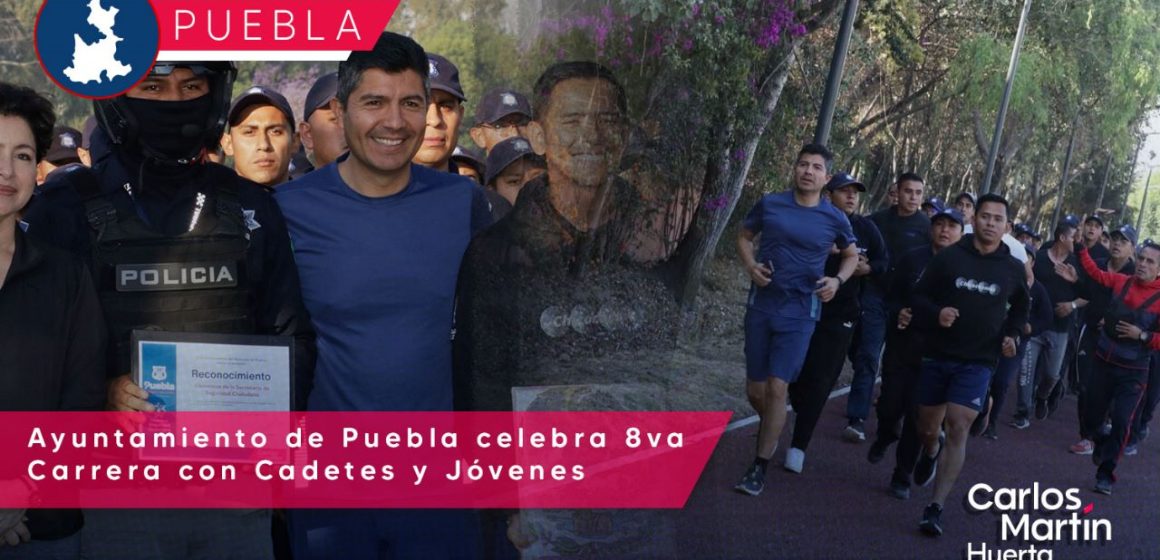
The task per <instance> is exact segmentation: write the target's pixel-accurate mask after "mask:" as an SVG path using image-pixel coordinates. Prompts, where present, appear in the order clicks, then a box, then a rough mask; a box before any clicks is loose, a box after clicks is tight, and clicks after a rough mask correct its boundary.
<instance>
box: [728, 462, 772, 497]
mask: <svg viewBox="0 0 1160 560" xmlns="http://www.w3.org/2000/svg"><path fill="white" fill-rule="evenodd" d="M733 489H734V490H736V491H738V492H741V493H742V494H749V495H750V496H756V495H758V494H761V491H762V490H765V469H763V468H761V467H759V466H757V465H753V466H751V467H749V470H748V471H745V476H743V477H741V482H738V483H737V486H734V487H733Z"/></svg>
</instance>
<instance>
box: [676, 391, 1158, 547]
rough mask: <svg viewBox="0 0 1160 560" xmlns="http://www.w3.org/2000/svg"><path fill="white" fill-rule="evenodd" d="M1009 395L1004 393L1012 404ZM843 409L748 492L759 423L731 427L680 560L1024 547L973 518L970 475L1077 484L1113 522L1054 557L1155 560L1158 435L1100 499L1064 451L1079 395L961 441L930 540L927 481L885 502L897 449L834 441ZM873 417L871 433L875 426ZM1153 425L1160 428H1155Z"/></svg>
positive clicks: (1090, 471) (690, 509)
mask: <svg viewBox="0 0 1160 560" xmlns="http://www.w3.org/2000/svg"><path fill="white" fill-rule="evenodd" d="M1013 394H1014V390H1012V396H1013ZM1014 400H1015V399H1014V398H1010V399H1009V405H1010V406H1009V407H1008V408H1010V407H1011V406H1013V401H1014ZM845 406H846V397H845V396H841V397H836V398H833V399H831V400H830V402H829V404H828V405H827V408H826V411H825V413H824V414H823V415H822V419H821V421H820V422H819V425H818V429H817V430H816V431H815V432H814V440H813V441H812V442H811V444H810V448H809V450H808V452H807V453H806V462H805V470H804V471H803V473H802V474H800V475H799V474H794V473H790V472H788V471H785V470H784V469H782V468H781V462H782V459H783V457H784V449H785V447H786V446H788V442H789V433H788V429H787V431H786V433H785V434H784V435H783V438H782V443H781V446H779V450H778V453H777V454H775V455H774V460H773V461H772V462H771V464H770V467H771V470H770V473H769V476H768V478H767V481H766V487H765V492H764V493H762V495H760V496H758V497H755V498H754V497H748V496H744V495H741V494H738V493H735V492H733V491H732V487H733V485H734V484H735V483H736V482H737V480H738V478H739V477H740V476H741V475H742V474H743V472H744V471H745V469H746V467H748V466H749V463H750V462H751V461H752V460H753V447H754V444H755V441H756V440H755V437H754V436H755V433H756V430H757V427H756V425H750V426H746V427H742V428H739V429H736V430H733V431H729V432H726V433H725V435H724V436H723V437H722V439H721V441H720V442H719V443H718V445H717V449H716V450H715V451H714V453H713V456H712V457H711V458H710V459H709V464H708V465H707V467H706V470H705V472H704V474H703V475H702V477H701V479H700V481H699V482H698V484H697V486H696V488H695V489H694V490H693V494H692V496H691V497H690V499H689V502H688V504H687V506H686V507H685V509H684V510H682V511H681V512H680V513H679V514H678V516H677V528H678V531H677V534H678V535H679V536H678V537H677V539H678V542H677V544H678V547H677V550H679V551H680V553H679V557H681V558H755V559H756V558H761V559H772V558H793V559H798V558H801V559H805V558H817V559H826V560H839V559H846V558H849V559H859V560H862V559H870V558H883V559H891V560H893V559H901V558H916V559H918V558H921V559H964V558H967V557H966V552H967V543H974V545H975V546H976V547H977V546H978V544H979V543H987V545H988V546H989V547H991V548H1000V549H1015V548H1018V549H1024V548H1027V545H1020V544H1018V543H1016V542H1012V541H1009V542H1006V543H1001V542H999V517H998V516H997V515H994V514H991V513H982V514H976V513H969V512H968V509H967V506H966V492H967V490H968V488H969V487H970V486H971V485H972V484H974V483H977V482H985V483H987V484H990V485H991V486H992V487H996V488H998V487H1009V488H1031V485H1032V483H1034V482H1038V483H1039V484H1040V486H1041V487H1054V488H1060V489H1067V488H1078V489H1079V491H1080V492H1079V496H1080V500H1082V501H1083V503H1084V504H1085V505H1086V504H1089V503H1091V504H1094V510H1093V511H1092V513H1091V517H1092V518H1103V519H1107V520H1109V521H1111V523H1112V540H1111V542H1109V543H1107V544H1096V545H1081V544H1077V543H1070V542H1066V541H1065V542H1060V543H1055V544H1048V545H1047V546H1048V547H1049V548H1050V549H1051V550H1053V555H1052V558H1054V559H1055V560H1068V559H1077V560H1080V559H1082V560H1094V559H1109V560H1113V559H1114V560H1126V559H1146V560H1152V559H1160V436H1156V435H1153V437H1152V438H1150V439H1148V440H1147V441H1145V442H1144V443H1143V444H1142V445H1141V446H1140V453H1139V454H1138V455H1136V456H1133V457H1125V458H1124V460H1123V462H1122V463H1121V465H1120V468H1119V469H1118V470H1119V472H1118V474H1119V477H1120V480H1119V482H1118V483H1117V484H1116V486H1115V489H1114V492H1113V494H1112V495H1111V496H1103V495H1099V494H1096V493H1094V492H1092V491H1091V487H1092V485H1093V483H1094V482H1095V467H1094V466H1092V463H1091V460H1090V457H1088V456H1077V455H1072V454H1070V453H1068V452H1067V447H1068V446H1069V445H1070V444H1072V443H1074V442H1075V440H1076V439H1077V437H1076V435H1075V425H1076V420H1075V398H1074V397H1068V398H1066V399H1065V400H1064V401H1063V402H1062V403H1061V404H1060V408H1059V410H1058V411H1057V412H1056V413H1055V415H1053V416H1052V417H1051V418H1049V419H1047V420H1045V421H1042V422H1035V423H1034V424H1033V425H1032V427H1031V428H1030V429H1028V430H1015V429H1013V428H1010V427H1008V426H1007V425H1006V422H1007V421H1008V420H1009V419H1010V410H1007V411H1004V413H1003V414H1002V416H1001V418H1002V420H1001V422H1000V426H999V439H998V440H995V441H991V440H986V439H983V438H978V437H975V438H971V440H970V442H969V443H968V444H967V462H966V465H965V466H964V468H963V472H962V475H961V476H960V477H959V480H958V483H957V484H956V486H955V489H954V490H953V491H952V493H951V497H950V499H949V500H948V503H947V505H946V507H945V511H944V513H943V517H942V519H943V528H944V531H945V533H944V535H943V536H942V537H939V538H930V537H926V536H924V535H922V534H920V533H919V532H918V521H919V519H920V518H921V516H922V509H923V507H924V506H925V505H926V504H927V503H929V498H930V491H931V490H930V488H929V487H928V488H915V487H912V489H911V499H910V500H906V501H901V500H898V499H895V498H893V497H891V496H890V495H889V494H888V493H887V487H888V484H889V480H890V472H891V469H892V468H893V466H894V447H891V449H890V451H889V452H888V453H887V456H886V459H885V460H883V461H882V462H881V463H879V464H877V465H871V464H870V463H868V462H867V461H866V451H867V449H868V448H869V443H868V442H867V443H862V444H851V443H847V442H844V441H842V440H841V438H840V435H839V434H840V432H841V430H842V428H843V427H844V426H845V418H844V417H843V414H844V411H845ZM791 417H792V416H791ZM869 424H870V428H871V430H873V429H874V427H875V425H876V422H875V421H870V422H869ZM1152 430H1153V431H1154V432H1156V431H1160V425H1157V426H1152ZM1040 517H1042V516H1040V515H1035V516H1033V517H1032V519H1037V518H1040ZM1058 517H1059V516H1058V514H1056V516H1048V518H1058ZM1067 517H1068V518H1070V515H1068V516H1067ZM1031 544H1034V543H1031ZM1036 548H1043V545H1037V546H1036ZM975 558H979V560H998V558H999V556H993V557H986V558H980V557H977V556H976V557H975ZM1022 558H1028V557H1027V556H1024V557H1022ZM1040 558H1047V556H1040ZM968 560H969V559H968ZM1021 560H1022V559H1021Z"/></svg>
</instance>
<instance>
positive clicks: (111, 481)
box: [0, 412, 729, 508]
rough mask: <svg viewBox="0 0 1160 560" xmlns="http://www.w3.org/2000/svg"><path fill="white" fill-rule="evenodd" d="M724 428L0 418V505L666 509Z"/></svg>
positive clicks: (606, 417)
mask: <svg viewBox="0 0 1160 560" xmlns="http://www.w3.org/2000/svg"><path fill="white" fill-rule="evenodd" d="M728 419H729V413H727V412H649V413H639V412H633V413H629V412H567V413H565V412H533V413H402V412H395V413H369V412H368V413H339V412H319V413H307V414H279V413H167V414H162V413H154V414H121V413H108V412H92V413H79V412H69V413H63V412H39V413H0V449H4V450H6V452H7V454H6V457H5V459H4V462H3V465H2V466H0V469H2V470H0V508H12V507H53V508H69V507H81V508H154V507H159V508H209V507H213V508H232V507H237V508H256V507H277V508H301V507H318V508H348V507H349V508H679V507H682V506H683V505H684V504H685V501H686V500H687V499H688V497H689V494H690V493H691V492H692V489H693V486H694V484H695V483H696V481H697V478H698V477H699V476H700V474H701V471H702V469H704V467H705V464H706V462H707V461H708V459H709V455H710V454H711V453H712V452H713V448H714V447H715V446H716V443H717V440H718V438H720V436H721V433H722V432H723V431H724V429H725V424H726V422H727V421H728Z"/></svg>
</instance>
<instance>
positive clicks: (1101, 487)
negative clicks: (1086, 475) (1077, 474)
mask: <svg viewBox="0 0 1160 560" xmlns="http://www.w3.org/2000/svg"><path fill="white" fill-rule="evenodd" d="M1092 490H1094V491H1095V492H1096V493H1097V494H1103V495H1105V496H1111V495H1112V481H1110V480H1108V479H1106V478H1097V479H1096V486H1095V488H1092Z"/></svg>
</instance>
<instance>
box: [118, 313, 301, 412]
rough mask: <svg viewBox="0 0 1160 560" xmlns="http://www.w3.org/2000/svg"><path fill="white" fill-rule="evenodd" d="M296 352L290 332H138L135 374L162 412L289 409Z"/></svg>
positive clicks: (134, 346)
mask: <svg viewBox="0 0 1160 560" xmlns="http://www.w3.org/2000/svg"><path fill="white" fill-rule="evenodd" d="M293 350H294V339H293V338H291V337H288V336H262V335H233V334H203V333H174V332H162V331H142V330H135V331H133V333H132V352H133V355H132V366H133V376H134V380H135V381H136V382H137V384H138V385H140V386H141V388H142V389H145V390H146V391H148V392H149V402H150V403H151V404H153V406H155V407H156V408H157V410H158V411H160V412H227V411H244V412H259V411H261V412H285V411H289V410H290V408H291V403H292V402H293V401H292V400H291V398H292V390H293V386H294V384H293V382H292V379H293V373H294V367H293V366H294V352H293Z"/></svg>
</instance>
